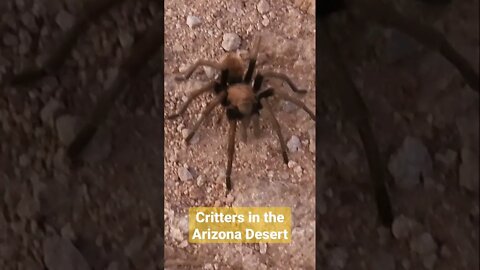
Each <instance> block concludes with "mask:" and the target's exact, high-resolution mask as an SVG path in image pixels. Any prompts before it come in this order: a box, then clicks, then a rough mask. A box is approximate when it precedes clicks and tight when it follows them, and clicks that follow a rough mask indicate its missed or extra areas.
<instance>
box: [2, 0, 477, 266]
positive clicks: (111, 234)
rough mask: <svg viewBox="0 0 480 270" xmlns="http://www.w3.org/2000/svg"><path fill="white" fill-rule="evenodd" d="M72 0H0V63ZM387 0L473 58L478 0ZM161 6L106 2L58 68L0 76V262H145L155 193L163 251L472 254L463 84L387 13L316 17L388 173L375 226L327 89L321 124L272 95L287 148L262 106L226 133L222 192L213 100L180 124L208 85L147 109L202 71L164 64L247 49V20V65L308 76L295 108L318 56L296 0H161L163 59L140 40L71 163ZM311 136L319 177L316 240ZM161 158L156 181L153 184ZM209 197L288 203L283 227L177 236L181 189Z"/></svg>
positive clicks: (208, 255) (452, 259)
mask: <svg viewBox="0 0 480 270" xmlns="http://www.w3.org/2000/svg"><path fill="white" fill-rule="evenodd" d="M200 2H201V3H200ZM80 3H81V1H66V2H63V1H33V0H15V1H13V0H9V1H2V2H1V3H0V16H1V20H0V81H1V79H2V78H3V76H4V75H5V74H6V73H7V72H8V71H12V70H18V69H20V68H22V67H24V66H26V65H27V64H29V63H31V61H32V59H35V58H36V57H37V56H38V55H39V56H40V57H41V56H42V55H43V54H44V53H46V52H50V50H49V48H51V47H52V44H53V43H54V42H55V40H56V39H57V38H58V37H59V36H60V35H61V33H62V32H63V31H65V30H67V29H68V28H69V27H71V25H72V23H73V21H74V18H75V17H76V16H78V11H79V10H80V6H81V5H80ZM397 4H398V7H399V8H400V9H402V10H404V11H405V12H406V13H410V14H411V15H412V16H415V17H416V18H422V20H424V21H425V22H426V23H429V24H431V25H434V26H435V27H436V28H437V29H439V30H441V31H442V32H443V33H445V34H446V36H447V38H448V39H449V40H450V41H451V42H452V43H453V44H454V46H455V47H456V48H457V49H458V50H459V51H460V52H461V53H462V54H463V55H465V56H466V57H467V58H468V59H469V60H470V61H471V63H472V64H474V66H475V68H476V70H477V71H478V65H479V64H478V59H479V47H478V44H479V36H478V30H479V29H478V10H479V4H478V0H468V1H463V2H462V3H459V2H458V3H454V4H452V5H450V6H448V7H446V8H436V9H433V10H432V9H427V8H425V6H423V5H421V4H417V3H415V1H406V0H405V1H403V0H402V1H397ZM161 8H162V7H161V6H159V5H158V4H157V3H153V1H146V0H141V1H126V2H125V3H123V4H120V5H118V6H116V7H114V8H112V9H111V11H110V12H108V13H106V14H104V15H103V16H102V17H101V18H100V19H99V20H98V21H96V22H95V23H94V24H93V25H92V27H91V28H90V29H89V30H88V31H87V32H86V33H85V34H84V35H83V36H82V37H81V38H80V40H79V41H78V44H77V46H76V47H75V48H74V50H73V52H72V53H71V54H70V56H69V57H68V58H67V60H66V64H65V65H64V67H63V68H62V69H61V70H60V71H58V72H57V73H55V74H54V75H51V76H47V77H45V78H44V79H42V80H41V81H39V82H38V83H36V84H34V85H29V86H24V87H17V88H12V87H4V88H2V89H1V94H0V122H1V126H0V151H1V152H0V198H1V200H0V206H1V210H2V211H0V269H26V270H27V269H28V270H30V269H50V270H54V269H65V270H69V269H82V270H83V269H108V270H120V269H121V270H127V269H158V268H159V265H160V262H159V260H158V258H159V253H160V252H161V247H160V244H161V240H162V235H161V234H160V231H161V230H160V227H161V224H160V220H161V219H160V213H161V210H162V209H161V205H162V204H161V202H162V201H163V200H164V202H165V209H164V210H165V216H164V218H165V236H164V237H165V246H164V248H165V256H166V258H165V259H166V264H167V268H169V269H313V268H314V263H315V261H314V258H315V252H314V248H317V250H318V253H319V255H320V256H319V259H320V261H319V262H318V263H320V265H322V266H323V268H325V269H382V270H383V269H386V270H390V269H440V270H442V269H445V270H447V269H448V270H450V269H477V268H478V267H479V259H478V250H479V230H478V226H479V212H480V210H479V204H478V179H479V176H478V156H479V154H478V153H479V145H478V140H479V127H478V122H479V121H478V120H479V119H478V114H479V107H478V105H479V103H478V102H479V100H478V94H477V93H474V92H473V91H471V89H469V88H468V87H467V86H466V85H465V83H463V80H462V78H461V77H460V75H459V74H458V73H457V72H456V70H455V69H454V68H453V67H452V66H451V65H450V64H449V63H448V62H446V61H445V60H444V59H443V58H442V57H440V56H438V55H437V54H435V53H433V52H431V51H429V50H427V49H425V48H423V47H421V46H418V44H417V43H415V42H413V41H412V40H410V39H408V38H406V37H405V36H404V35H402V34H400V33H398V32H396V31H392V30H390V29H384V28H380V27H378V26H376V25H372V24H367V25H365V24H362V23H359V22H352V21H349V20H347V19H346V18H337V19H336V20H335V21H334V22H333V23H334V25H335V27H337V29H338V30H339V31H338V34H337V38H338V39H339V40H341V41H342V42H341V46H340V49H341V51H342V52H343V53H344V58H345V59H346V60H347V62H348V64H349V67H350V72H351V73H352V76H353V77H354V79H355V82H356V83H357V85H358V86H359V88H360V91H361V93H362V95H363V96H364V98H365V101H366V103H367V105H368V106H369V109H370V111H371V115H372V123H373V127H374V130H375V133H376V135H377V138H378V140H379V144H380V148H381V150H382V154H383V156H384V157H385V159H386V161H387V163H388V169H389V171H390V173H391V174H392V176H393V180H394V181H392V183H391V194H392V202H393V205H394V209H395V213H396V217H395V221H394V224H393V227H392V229H391V230H390V231H389V230H387V229H385V228H383V227H381V226H379V225H378V222H377V219H376V210H375V207H374V203H373V200H372V197H371V195H370V192H369V190H370V186H369V184H370V182H369V180H368V176H369V174H368V169H367V168H368V167H367V164H366V162H365V158H364V155H363V152H362V147H361V145H360V144H359V140H358V138H357V136H356V135H355V134H356V133H355V131H354V129H353V128H352V127H351V126H350V125H349V124H348V123H345V122H344V121H342V119H341V114H340V113H339V112H338V111H336V107H335V106H330V107H329V108H330V109H331V110H329V111H328V112H327V113H325V114H322V115H318V120H317V125H320V127H321V128H320V130H321V132H320V133H319V134H315V132H314V131H315V129H314V123H313V122H312V121H311V120H310V119H309V118H308V115H306V114H305V113H304V112H303V111H301V110H298V109H296V108H295V107H293V106H292V105H291V104H289V103H286V102H282V101H278V100H276V99H274V100H273V101H272V104H273V105H274V110H275V112H276V115H277V117H278V119H282V120H281V121H280V123H281V126H282V131H283V132H284V137H285V139H286V140H288V146H289V157H290V160H291V162H290V163H289V164H288V165H284V164H283V162H282V159H281V154H280V152H279V149H280V146H279V144H278V140H277V138H276V136H275V134H274V133H273V131H272V129H271V126H270V125H269V124H268V123H267V122H266V121H263V120H262V122H261V125H262V135H261V137H260V138H258V139H255V138H253V136H249V140H248V142H247V143H242V142H238V143H237V151H236V158H235V162H234V170H233V174H232V180H233V191H232V192H230V193H229V194H227V196H225V186H224V172H225V167H226V136H227V129H226V121H225V117H224V118H223V119H220V116H221V115H222V111H221V110H220V109H218V110H215V111H214V113H212V117H210V118H209V119H207V120H206V121H205V124H204V125H203V126H202V127H201V128H200V129H199V131H198V133H197V135H196V136H195V137H194V139H193V143H192V144H191V145H189V146H186V145H185V143H184V142H183V136H184V134H185V133H186V132H188V129H189V128H191V127H192V125H193V123H194V121H195V120H196V119H197V118H198V116H199V114H200V112H201V110H202V108H204V107H205V106H206V104H207V102H208V100H210V99H211V98H212V96H211V95H210V96H209V95H206V96H205V97H202V98H200V99H198V100H197V101H196V102H194V103H193V104H192V105H191V107H190V108H189V110H188V111H187V112H186V113H185V115H184V116H182V117H180V118H178V119H176V120H174V121H169V122H166V123H165V127H163V126H160V125H159V122H160V119H161V115H160V114H159V112H160V110H161V107H162V106H164V108H165V113H166V114H169V113H171V112H173V111H176V109H177V108H178V106H179V105H180V104H181V103H182V102H183V100H184V99H185V96H186V94H187V93H188V91H191V90H192V89H195V88H196V87H198V86H200V85H202V83H203V82H204V81H206V80H208V79H209V78H211V77H212V74H213V73H212V71H211V70H209V69H205V70H199V72H197V73H196V74H195V75H194V76H192V78H191V80H190V81H188V82H176V81H174V80H173V76H174V74H175V73H177V72H178V71H179V70H182V69H183V68H185V67H186V66H188V65H189V64H191V63H192V62H193V61H195V60H196V59H198V58H208V59H218V58H219V57H220V56H221V55H222V54H223V53H224V52H225V50H238V51H239V52H240V53H241V54H243V55H246V52H247V51H248V48H249V46H250V44H251V43H252V40H253V37H254V35H256V34H259V33H262V34H263V36H264V43H263V46H262V48H261V52H260V56H259V66H260V68H262V69H272V70H277V71H282V72H286V73H288V74H289V75H290V76H291V78H292V79H293V80H294V81H295V82H296V83H297V84H298V86H299V87H301V88H305V89H307V90H308V91H309V92H308V94H306V95H305V96H303V97H300V98H301V99H302V100H303V101H304V102H305V103H306V104H307V106H309V107H310V108H314V106H315V99H314V97H315V94H317V95H321V97H322V98H324V100H325V102H326V103H330V99H329V94H328V91H334V88H333V87H330V86H332V85H333V82H331V81H329V76H328V74H322V79H321V81H320V82H319V83H320V85H321V86H322V87H321V88H319V89H317V90H316V91H315V60H314V56H315V51H316V48H315V42H314V40H315V17H314V15H313V13H314V6H313V5H312V3H311V2H310V1H297V0H295V1H289V0H283V1H275V2H273V1H268V0H260V1H257V0H255V1H242V2H238V1H221V2H220V1H183V2H182V1H166V3H165V7H164V8H165V60H164V64H165V82H164V85H163V86H162V85H161V83H162V71H160V70H158V62H159V61H162V59H158V57H152V61H151V62H150V63H149V65H148V67H147V68H146V69H145V71H144V72H142V73H141V74H140V76H139V78H138V79H137V80H136V81H134V82H132V83H131V85H130V86H128V88H129V90H131V91H130V93H132V94H130V95H126V96H125V97H123V98H122V99H121V100H119V102H118V104H117V106H116V108H115V109H114V110H113V111H112V113H111V115H110V117H109V120H108V121H107V123H105V125H103V126H102V129H101V130H100V132H99V133H98V135H97V136H96V137H95V139H94V140H93V142H92V144H91V145H90V146H89V147H88V149H87V151H86V152H85V153H84V154H83V159H84V161H85V162H86V164H85V165H84V166H83V167H81V168H79V169H77V170H71V169H70V168H69V166H68V164H66V163H65V160H64V158H63V155H64V151H65V146H66V145H67V144H68V143H69V142H70V141H71V139H72V136H73V134H74V132H75V130H76V129H77V127H78V125H79V123H80V122H81V121H82V119H84V117H85V116H87V115H88V112H90V110H91V108H92V106H93V104H94V101H95V100H96V99H97V98H98V96H99V94H100V93H101V92H102V90H103V89H104V85H105V84H107V83H108V81H109V80H110V78H111V77H112V76H113V74H114V73H115V67H116V66H117V65H118V64H119V63H120V61H121V59H122V58H123V57H125V55H126V54H127V52H128V50H129V49H130V48H131V46H132V44H133V43H134V41H135V40H136V39H137V38H138V36H139V35H140V33H142V32H143V31H144V30H145V29H146V28H147V27H148V25H150V24H151V21H152V18H153V17H154V16H155V15H156V14H158V10H159V9H161ZM319 53H321V51H320V52H319ZM321 64H323V65H328V64H329V63H321ZM325 70H326V69H325ZM152 74H153V75H152ZM269 83H270V84H271V85H273V86H274V87H276V88H279V89H282V90H286V91H288V88H287V87H286V86H285V85H283V84H281V83H279V82H277V81H274V80H272V81H270V82H269ZM163 88H164V89H165V92H164V93H165V100H164V101H162V100H161V98H160V95H159V93H161V92H160V91H162V90H163ZM332 104H333V103H332ZM217 121H219V123H218V124H217ZM163 132H165V148H164V149H162V148H161V143H160V140H159V138H161V136H162V134H163ZM315 136H318V140H319V142H320V144H319V145H318V147H317V149H315V144H314V143H313V142H314V140H315ZM163 153H165V154H163ZM316 154H317V157H318V158H317V160H316V162H317V163H316V164H317V170H318V171H319V174H317V177H318V178H319V180H320V181H319V182H317V184H319V185H320V187H321V190H322V192H321V195H320V196H318V197H317V200H318V209H317V213H318V214H319V215H320V220H321V222H320V223H319V224H317V225H318V226H319V230H317V232H318V233H319V234H320V235H319V236H320V239H321V242H320V243H319V244H317V245H315V243H314V241H315V222H314V220H315V215H314V213H315V211H314V203H315V192H314V190H315V182H314V179H315V155H316ZM161 159H164V162H165V170H163V168H162V167H161V166H160V163H159V160H161ZM162 174H164V177H165V182H164V184H165V189H164V192H165V198H162V197H161V196H160V195H159V194H161V190H160V181H161V180H162ZM213 205H238V206H244V205H258V206H265V205H270V206H275V205H282V206H285V205H286V206H291V207H292V214H293V224H292V225H293V226H292V229H293V230H292V234H293V239H294V240H293V243H292V244H291V245H268V244H267V245H256V244H248V245H191V244H189V243H188V242H187V239H188V219H187V216H186V215H187V212H188V207H191V206H213Z"/></svg>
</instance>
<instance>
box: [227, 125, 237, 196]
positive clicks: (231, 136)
mask: <svg viewBox="0 0 480 270" xmlns="http://www.w3.org/2000/svg"><path fill="white" fill-rule="evenodd" d="M228 122H229V124H230V129H229V130H228V146H227V158H228V161H227V171H226V181H225V182H226V185H227V191H230V190H232V180H231V175H232V163H233V158H234V156H235V132H236V129H237V121H235V120H230V121H228Z"/></svg>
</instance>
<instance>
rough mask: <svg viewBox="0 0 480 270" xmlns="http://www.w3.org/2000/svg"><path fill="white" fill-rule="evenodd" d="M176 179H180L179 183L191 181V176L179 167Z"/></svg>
mask: <svg viewBox="0 0 480 270" xmlns="http://www.w3.org/2000/svg"><path fill="white" fill-rule="evenodd" d="M178 178H180V180H181V181H183V182H186V181H188V180H192V179H193V175H192V173H191V172H190V170H189V169H187V168H185V167H180V168H178Z"/></svg>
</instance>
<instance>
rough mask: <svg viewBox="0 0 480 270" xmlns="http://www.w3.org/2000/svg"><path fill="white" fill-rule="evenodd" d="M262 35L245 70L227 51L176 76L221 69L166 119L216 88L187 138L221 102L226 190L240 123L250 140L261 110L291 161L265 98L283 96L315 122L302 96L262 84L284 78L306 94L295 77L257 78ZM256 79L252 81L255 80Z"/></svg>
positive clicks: (262, 75) (265, 74) (256, 131)
mask: <svg viewBox="0 0 480 270" xmlns="http://www.w3.org/2000/svg"><path fill="white" fill-rule="evenodd" d="M260 42H261V36H257V41H256V43H255V46H254V48H253V50H252V51H251V52H250V56H249V60H248V67H247V69H246V70H245V63H244V61H243V59H242V58H241V57H240V56H239V55H238V54H236V53H227V54H225V55H224V56H223V57H222V59H221V60H220V61H219V62H215V61H209V60H204V59H200V60H197V61H196V62H195V63H194V64H193V65H191V66H190V67H189V68H187V69H186V71H185V72H184V73H183V74H180V75H177V76H176V80H178V81H182V80H187V79H188V78H190V76H191V75H192V74H193V72H195V70H196V69H197V68H199V67H201V66H209V67H211V68H214V69H216V70H218V71H220V76H217V78H216V79H214V80H212V81H210V82H209V83H207V84H206V85H205V86H203V87H201V88H200V89H197V90H194V91H192V93H191V94H190V95H189V97H188V99H187V101H186V102H185V103H184V104H183V105H182V106H181V108H180V110H179V111H178V112H177V113H174V114H172V115H169V116H167V119H174V118H176V117H178V116H180V115H181V114H183V113H184V112H185V111H186V109H187V107H188V106H189V105H190V103H191V102H192V101H193V100H194V99H195V98H197V97H198V96H200V95H201V94H203V93H206V92H208V91H211V90H213V91H214V93H215V98H214V99H213V100H212V101H211V102H210V103H208V105H207V107H206V108H205V109H204V111H203V112H202V114H201V116H200V118H199V119H198V120H197V122H196V123H195V125H194V126H193V128H192V129H191V131H190V132H189V134H188V136H187V137H186V139H185V140H186V141H187V143H188V142H189V141H190V140H191V138H192V137H193V135H194V134H195V132H196V131H197V130H198V128H199V127H200V125H201V123H202V122H203V121H204V120H205V118H206V117H207V116H208V115H209V114H210V113H211V112H212V110H213V109H214V108H215V107H217V106H218V105H222V106H223V108H224V109H225V112H226V115H227V119H228V122H229V125H230V127H229V133H228V147H227V155H228V161H227V171H226V187H227V190H231V188H232V185H231V173H232V163H233V156H234V152H235V134H236V129H237V122H240V137H241V140H242V141H246V139H247V129H248V127H249V125H250V122H253V131H254V135H255V136H258V135H259V133H260V131H259V115H260V110H262V109H265V112H266V114H267V118H268V119H269V121H270V123H271V124H272V126H273V129H274V130H275V132H276V133H277V136H278V139H279V142H280V146H281V151H282V156H283V161H284V162H285V163H288V156H287V150H286V149H287V147H286V144H285V140H284V138H283V135H282V132H281V129H280V124H279V123H278V121H277V119H276V118H275V116H274V113H273V111H272V108H271V107H270V105H269V103H268V101H267V99H266V98H268V97H271V96H273V95H276V96H278V97H280V98H281V99H284V100H287V101H289V102H291V103H293V104H295V105H297V106H298V107H300V108H302V109H303V110H304V111H305V112H307V113H308V115H309V116H310V117H311V118H312V120H313V121H315V114H314V113H313V112H312V111H311V110H310V109H309V108H308V107H307V106H306V105H305V104H304V103H303V102H302V101H300V100H299V99H297V98H295V97H292V96H289V95H288V94H286V93H284V92H282V91H280V90H278V89H274V88H272V87H270V88H267V89H262V84H263V81H264V79H265V78H269V77H271V78H278V79H281V80H283V81H285V82H286V83H287V84H288V85H289V86H290V88H291V89H292V90H293V91H294V92H296V93H301V94H305V93H306V92H307V91H306V90H303V89H298V88H297V87H296V86H295V84H294V83H293V82H292V80H291V79H290V78H289V77H288V76H287V75H285V74H283V73H277V72H270V71H265V72H257V73H256V75H255V77H254V71H255V65H256V62H257V55H258V50H259V47H260ZM252 79H253V82H252Z"/></svg>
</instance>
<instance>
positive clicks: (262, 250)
mask: <svg viewBox="0 0 480 270" xmlns="http://www.w3.org/2000/svg"><path fill="white" fill-rule="evenodd" d="M266 253H267V244H266V243H260V254H266Z"/></svg>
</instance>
